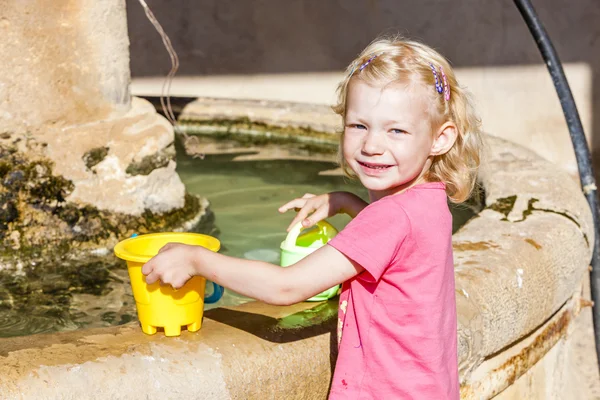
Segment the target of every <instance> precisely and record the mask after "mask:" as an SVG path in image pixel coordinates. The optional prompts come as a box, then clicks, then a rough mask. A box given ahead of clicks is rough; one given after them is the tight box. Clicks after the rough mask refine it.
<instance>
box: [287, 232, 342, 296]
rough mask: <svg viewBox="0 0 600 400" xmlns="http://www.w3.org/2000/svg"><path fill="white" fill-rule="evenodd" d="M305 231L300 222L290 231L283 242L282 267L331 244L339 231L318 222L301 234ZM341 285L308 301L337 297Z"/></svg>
mask: <svg viewBox="0 0 600 400" xmlns="http://www.w3.org/2000/svg"><path fill="white" fill-rule="evenodd" d="M303 229H304V227H303V226H302V223H301V222H299V223H297V224H296V225H294V227H293V228H292V229H291V230H290V232H289V233H288V235H287V237H286V238H285V240H284V241H283V242H281V247H280V248H281V263H280V265H281V266H282V267H287V266H289V265H292V264H294V263H296V262H298V261H299V260H301V259H302V258H304V257H306V256H307V255H309V254H310V253H312V252H313V251H315V250H316V249H318V248H319V247H322V246H324V245H325V244H327V242H329V241H330V240H331V239H332V238H333V237H334V236H335V235H337V233H338V231H337V230H336V229H335V228H334V227H333V225H331V224H330V223H329V222H327V221H319V222H317V225H316V227H313V228H310V229H309V230H308V231H306V232H304V233H302V234H300V232H301V231H302V230H303ZM339 289H340V285H336V286H334V287H332V288H331V289H328V290H326V291H324V292H322V293H319V294H318V295H316V296H314V297H311V298H310V299H308V300H307V301H324V300H327V299H330V298H332V297H334V296H336V295H337V294H338V293H339Z"/></svg>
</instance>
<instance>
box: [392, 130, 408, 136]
mask: <svg viewBox="0 0 600 400" xmlns="http://www.w3.org/2000/svg"><path fill="white" fill-rule="evenodd" d="M391 132H392V133H395V134H397V135H402V134H403V133H406V131H403V130H402V129H392V130H391Z"/></svg>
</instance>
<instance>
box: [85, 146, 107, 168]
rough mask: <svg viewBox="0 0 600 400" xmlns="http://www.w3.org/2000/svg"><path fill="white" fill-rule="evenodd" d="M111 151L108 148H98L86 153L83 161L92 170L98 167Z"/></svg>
mask: <svg viewBox="0 0 600 400" xmlns="http://www.w3.org/2000/svg"><path fill="white" fill-rule="evenodd" d="M109 150H110V149H109V148H108V147H96V148H94V149H91V150H90V151H88V152H86V153H85V154H84V155H83V157H82V159H83V162H84V163H85V166H86V167H87V168H88V169H89V170H91V169H92V168H93V167H95V166H96V165H98V164H100V163H101V162H102V160H104V158H105V157H106V156H107V155H108V151H109Z"/></svg>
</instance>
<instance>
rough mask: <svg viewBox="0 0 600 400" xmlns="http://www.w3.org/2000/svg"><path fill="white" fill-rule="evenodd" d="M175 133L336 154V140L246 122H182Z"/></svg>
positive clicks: (329, 135) (323, 134)
mask: <svg viewBox="0 0 600 400" xmlns="http://www.w3.org/2000/svg"><path fill="white" fill-rule="evenodd" d="M178 130H180V131H183V132H185V133H186V134H192V135H205V136H210V137H213V138H215V139H218V140H234V141H236V142H238V143H240V144H242V145H247V146H261V145H267V144H269V145H283V146H285V145H290V144H294V145H295V146H296V147H299V148H301V149H302V150H308V151H311V152H317V153H328V154H331V153H335V152H337V148H338V142H339V137H338V136H337V135H335V134H332V133H328V132H320V131H317V130H314V129H311V128H309V127H299V126H276V125H270V124H267V123H264V122H258V121H252V120H250V119H249V118H237V119H231V120H226V119H214V120H205V121H197V120H191V119H189V120H181V121H179V125H178Z"/></svg>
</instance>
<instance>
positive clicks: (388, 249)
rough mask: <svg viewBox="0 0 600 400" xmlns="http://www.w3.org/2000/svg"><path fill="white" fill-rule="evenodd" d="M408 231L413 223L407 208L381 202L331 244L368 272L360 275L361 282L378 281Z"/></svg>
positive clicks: (359, 216)
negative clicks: (405, 209) (365, 274)
mask: <svg viewBox="0 0 600 400" xmlns="http://www.w3.org/2000/svg"><path fill="white" fill-rule="evenodd" d="M378 203H381V204H378ZM409 232H410V221H409V219H408V216H407V215H406V212H405V211H404V209H403V208H402V207H401V206H399V205H398V204H395V203H393V202H384V201H382V200H379V201H377V202H375V203H372V204H370V205H368V206H367V207H365V208H364V209H363V210H362V211H361V212H360V213H359V214H358V215H357V216H356V217H355V218H354V219H353V220H352V221H350V222H349V223H348V225H346V227H345V228H344V229H343V230H342V231H341V232H340V233H338V234H337V236H335V237H334V238H333V239H332V240H331V241H330V242H329V245H331V246H332V247H334V248H336V249H337V250H338V251H340V252H341V253H343V254H344V255H345V256H346V257H348V258H350V259H351V260H353V261H354V262H357V263H358V264H360V265H361V266H362V267H363V268H364V269H365V270H366V271H367V272H368V274H367V276H362V275H363V274H361V276H359V277H360V278H361V279H364V280H368V281H375V282H377V281H379V279H381V276H382V275H383V273H384V272H385V270H386V269H387V268H388V266H389V265H390V264H391V263H392V261H393V260H394V258H395V257H396V255H397V254H398V250H399V249H400V247H401V245H402V243H403V242H404V239H405V238H406V237H407V236H408V234H409ZM368 275H370V276H368Z"/></svg>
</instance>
